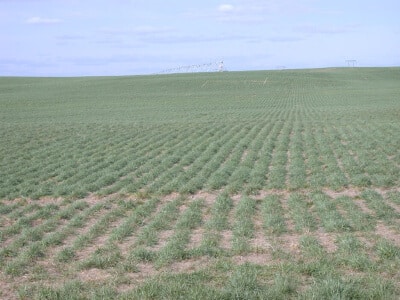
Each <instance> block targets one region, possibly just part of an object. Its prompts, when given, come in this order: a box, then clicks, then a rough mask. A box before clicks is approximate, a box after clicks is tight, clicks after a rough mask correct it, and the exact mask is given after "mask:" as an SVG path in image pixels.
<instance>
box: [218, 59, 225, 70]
mask: <svg viewBox="0 0 400 300" xmlns="http://www.w3.org/2000/svg"><path fill="white" fill-rule="evenodd" d="M223 71H224V61H223V60H221V61H220V63H219V65H218V72H223Z"/></svg>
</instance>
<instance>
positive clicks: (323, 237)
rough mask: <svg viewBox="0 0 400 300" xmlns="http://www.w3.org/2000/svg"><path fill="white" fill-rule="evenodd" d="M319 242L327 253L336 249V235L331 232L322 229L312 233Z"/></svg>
mask: <svg viewBox="0 0 400 300" xmlns="http://www.w3.org/2000/svg"><path fill="white" fill-rule="evenodd" d="M314 234H315V236H316V237H317V239H318V241H319V242H320V244H321V246H322V247H324V249H325V251H326V252H328V253H333V252H335V251H336V250H337V246H336V244H335V240H336V235H335V234H332V233H327V232H324V231H323V230H321V229H320V230H318V231H317V232H315V233H314Z"/></svg>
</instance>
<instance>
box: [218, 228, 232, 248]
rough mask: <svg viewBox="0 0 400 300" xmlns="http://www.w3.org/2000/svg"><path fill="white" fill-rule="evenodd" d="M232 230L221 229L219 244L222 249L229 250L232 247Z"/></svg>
mask: <svg viewBox="0 0 400 300" xmlns="http://www.w3.org/2000/svg"><path fill="white" fill-rule="evenodd" d="M232 239H233V232H232V231H231V230H222V231H221V240H220V246H221V248H222V249H225V250H230V249H231V247H232Z"/></svg>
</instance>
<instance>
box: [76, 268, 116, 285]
mask: <svg viewBox="0 0 400 300" xmlns="http://www.w3.org/2000/svg"><path fill="white" fill-rule="evenodd" d="M77 277H78V279H79V280H80V281H83V282H96V283H99V282H106V281H107V280H109V279H110V277H111V274H110V273H109V272H107V271H106V270H101V269H88V270H83V271H80V272H79V273H78V274H77Z"/></svg>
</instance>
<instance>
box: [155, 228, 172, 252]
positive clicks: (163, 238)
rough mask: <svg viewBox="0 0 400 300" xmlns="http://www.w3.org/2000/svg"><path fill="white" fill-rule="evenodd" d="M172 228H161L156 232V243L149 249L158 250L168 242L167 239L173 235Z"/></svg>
mask: <svg viewBox="0 0 400 300" xmlns="http://www.w3.org/2000/svg"><path fill="white" fill-rule="evenodd" d="M173 234H174V230H172V229H168V230H163V231H161V232H160V233H159V234H158V243H157V244H156V245H154V246H153V247H151V248H150V249H151V250H154V251H158V250H160V249H162V248H163V247H164V246H165V245H166V244H167V242H168V240H169V239H170V238H171V237H172V236H173Z"/></svg>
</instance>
